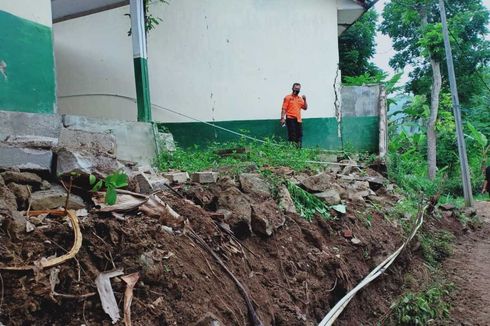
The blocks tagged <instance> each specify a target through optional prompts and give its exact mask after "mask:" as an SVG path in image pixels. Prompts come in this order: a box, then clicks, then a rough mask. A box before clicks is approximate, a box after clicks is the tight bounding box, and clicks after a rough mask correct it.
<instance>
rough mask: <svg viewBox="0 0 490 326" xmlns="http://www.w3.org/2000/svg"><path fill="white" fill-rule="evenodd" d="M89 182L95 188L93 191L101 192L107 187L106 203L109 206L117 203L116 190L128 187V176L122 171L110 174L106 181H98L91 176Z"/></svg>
mask: <svg viewBox="0 0 490 326" xmlns="http://www.w3.org/2000/svg"><path fill="white" fill-rule="evenodd" d="M89 182H90V185H91V186H93V188H92V191H99V190H100V189H101V188H102V187H105V188H106V194H105V202H106V204H108V205H114V204H115V203H116V201H117V192H116V189H117V188H122V187H126V186H127V185H128V176H127V175H126V174H125V173H123V172H121V171H116V172H114V173H112V174H109V175H108V176H107V177H106V178H105V179H104V180H102V179H101V180H99V181H97V178H96V177H95V176H94V175H92V174H91V175H90V176H89Z"/></svg>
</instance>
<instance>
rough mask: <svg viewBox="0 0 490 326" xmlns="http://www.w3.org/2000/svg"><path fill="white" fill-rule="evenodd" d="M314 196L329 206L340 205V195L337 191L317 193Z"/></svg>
mask: <svg viewBox="0 0 490 326" xmlns="http://www.w3.org/2000/svg"><path fill="white" fill-rule="evenodd" d="M315 196H316V197H318V198H320V199H322V200H323V201H325V202H326V203H327V204H328V205H330V206H332V205H337V204H340V194H339V192H338V191H337V190H334V189H330V190H327V191H325V192H320V193H317V194H315Z"/></svg>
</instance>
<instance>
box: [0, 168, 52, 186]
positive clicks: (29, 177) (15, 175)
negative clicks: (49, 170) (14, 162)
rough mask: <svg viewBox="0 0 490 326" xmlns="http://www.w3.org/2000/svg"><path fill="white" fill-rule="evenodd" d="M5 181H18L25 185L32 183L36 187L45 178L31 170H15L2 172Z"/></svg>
mask: <svg viewBox="0 0 490 326" xmlns="http://www.w3.org/2000/svg"><path fill="white" fill-rule="evenodd" d="M0 175H1V176H2V177H3V180H4V181H5V183H11V182H14V183H18V184H23V185H31V186H34V187H40V186H41V184H42V182H43V179H41V177H40V176H38V175H37V174H35V173H31V172H15V171H5V172H2V173H0Z"/></svg>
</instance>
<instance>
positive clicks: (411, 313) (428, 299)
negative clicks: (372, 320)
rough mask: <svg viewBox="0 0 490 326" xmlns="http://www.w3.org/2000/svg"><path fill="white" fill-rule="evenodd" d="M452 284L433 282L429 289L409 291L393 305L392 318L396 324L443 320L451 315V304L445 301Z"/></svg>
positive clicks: (428, 322)
mask: <svg viewBox="0 0 490 326" xmlns="http://www.w3.org/2000/svg"><path fill="white" fill-rule="evenodd" d="M452 287H453V286H452V285H448V284H439V283H436V284H433V285H432V286H430V287H429V288H428V289H427V290H425V291H422V292H419V293H412V292H408V293H406V294H404V295H403V297H402V298H401V299H400V300H399V301H398V302H397V303H396V304H394V305H393V306H392V310H393V313H392V318H393V322H394V324H396V325H428V324H430V323H431V322H435V321H443V320H444V319H445V318H447V317H448V316H449V308H450V306H449V304H448V303H447V302H446V301H445V300H446V298H447V296H448V295H449V293H450V291H451V290H452Z"/></svg>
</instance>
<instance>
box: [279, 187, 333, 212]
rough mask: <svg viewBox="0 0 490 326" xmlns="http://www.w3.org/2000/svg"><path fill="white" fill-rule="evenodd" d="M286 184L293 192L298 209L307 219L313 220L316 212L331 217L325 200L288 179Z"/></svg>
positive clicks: (292, 196) (292, 195)
mask: <svg viewBox="0 0 490 326" xmlns="http://www.w3.org/2000/svg"><path fill="white" fill-rule="evenodd" d="M286 186H287V188H288V191H289V193H290V194H291V198H292V199H293V202H294V206H295V207H296V210H297V211H298V213H299V214H300V215H301V216H302V217H303V218H305V219H306V220H307V221H311V220H312V219H313V217H314V216H315V214H320V215H321V216H322V217H323V218H324V219H330V218H331V216H330V213H329V208H328V206H327V205H326V204H325V203H324V202H323V201H321V200H320V199H318V198H317V197H315V196H314V195H312V194H310V193H309V192H307V191H305V190H303V189H301V188H300V187H298V186H297V185H295V184H293V183H292V182H289V181H287V182H286Z"/></svg>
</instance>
